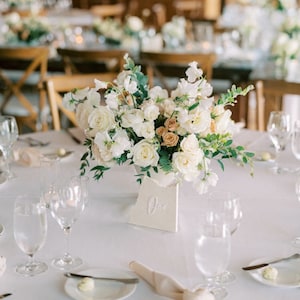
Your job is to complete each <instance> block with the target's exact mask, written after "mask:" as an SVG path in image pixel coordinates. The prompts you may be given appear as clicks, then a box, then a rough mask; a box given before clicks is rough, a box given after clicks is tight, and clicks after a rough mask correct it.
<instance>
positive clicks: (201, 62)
mask: <svg viewBox="0 0 300 300" xmlns="http://www.w3.org/2000/svg"><path fill="white" fill-rule="evenodd" d="M140 56H141V62H142V64H144V65H145V66H146V73H147V75H148V79H149V85H150V86H153V85H154V78H155V77H156V78H157V79H158V80H159V81H160V82H161V83H162V85H163V87H164V88H166V89H167V90H169V91H170V89H171V88H170V86H169V83H168V82H167V77H175V78H176V79H179V78H181V77H185V74H184V72H185V70H186V69H187V67H188V64H189V63H191V62H193V61H196V62H198V66H199V68H201V69H202V70H203V73H204V75H205V77H206V79H207V80H208V81H210V80H211V79H212V73H213V64H214V62H215V61H216V55H215V54H214V53H208V54H204V53H186V52H184V53H179V52H146V51H142V52H141V55H140Z"/></svg>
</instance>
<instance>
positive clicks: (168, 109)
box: [161, 99, 176, 118]
mask: <svg viewBox="0 0 300 300" xmlns="http://www.w3.org/2000/svg"><path fill="white" fill-rule="evenodd" d="M161 108H162V110H163V115H164V116H165V117H167V118H170V117H171V116H172V114H173V113H174V110H175V108H176V104H175V102H174V101H173V100H170V99H166V100H165V101H164V102H163V103H162V104H161Z"/></svg>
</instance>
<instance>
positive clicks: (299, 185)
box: [293, 175, 300, 247]
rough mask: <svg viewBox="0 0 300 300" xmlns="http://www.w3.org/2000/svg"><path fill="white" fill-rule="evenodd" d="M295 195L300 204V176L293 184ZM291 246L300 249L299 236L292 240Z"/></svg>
mask: <svg viewBox="0 0 300 300" xmlns="http://www.w3.org/2000/svg"><path fill="white" fill-rule="evenodd" d="M295 193H296V197H297V199H298V201H299V202H300V175H298V176H297V178H296V182H295ZM293 245H294V246H295V247H300V236H299V237H296V238H295V239H294V240H293Z"/></svg>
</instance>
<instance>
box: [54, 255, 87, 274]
mask: <svg viewBox="0 0 300 300" xmlns="http://www.w3.org/2000/svg"><path fill="white" fill-rule="evenodd" d="M81 264H82V259H81V258H79V257H72V258H71V257H68V259H65V258H64V257H63V258H55V259H53V260H52V265H53V266H54V267H56V268H58V269H60V270H64V271H69V270H71V269H74V268H76V267H78V266H80V265H81Z"/></svg>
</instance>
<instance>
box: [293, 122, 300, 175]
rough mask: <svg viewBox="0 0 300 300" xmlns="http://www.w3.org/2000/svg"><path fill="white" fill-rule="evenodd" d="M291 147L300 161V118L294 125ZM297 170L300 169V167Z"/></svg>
mask: <svg viewBox="0 0 300 300" xmlns="http://www.w3.org/2000/svg"><path fill="white" fill-rule="evenodd" d="M291 148H292V152H293V154H294V156H295V157H296V159H298V160H299V161H300V120H296V121H295V123H294V126H293V131H292V140H291ZM296 171H299V168H297V169H296Z"/></svg>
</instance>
